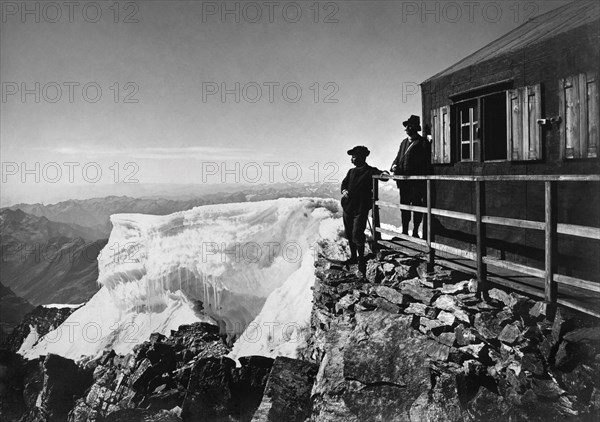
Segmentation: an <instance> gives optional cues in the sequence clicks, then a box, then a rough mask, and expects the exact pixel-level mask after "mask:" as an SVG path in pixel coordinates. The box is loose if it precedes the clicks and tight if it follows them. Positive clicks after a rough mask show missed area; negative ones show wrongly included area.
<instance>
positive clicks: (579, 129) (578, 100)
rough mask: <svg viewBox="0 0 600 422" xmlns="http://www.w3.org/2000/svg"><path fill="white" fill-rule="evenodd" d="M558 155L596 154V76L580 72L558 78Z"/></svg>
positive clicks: (589, 156) (596, 155) (573, 156)
mask: <svg viewBox="0 0 600 422" xmlns="http://www.w3.org/2000/svg"><path fill="white" fill-rule="evenodd" d="M559 95H560V115H561V118H562V122H561V142H562V146H561V155H562V157H563V158H567V159H571V158H596V157H598V118H599V117H598V112H599V110H598V76H597V75H596V74H593V73H588V74H585V73H581V74H579V75H574V76H569V77H567V78H564V79H561V80H560V94H559Z"/></svg>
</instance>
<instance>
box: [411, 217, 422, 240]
mask: <svg viewBox="0 0 600 422" xmlns="http://www.w3.org/2000/svg"><path fill="white" fill-rule="evenodd" d="M421 220H423V214H421V213H420V212H416V213H415V218H414V219H413V237H419V226H420V225H421Z"/></svg>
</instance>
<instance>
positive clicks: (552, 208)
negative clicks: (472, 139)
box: [372, 175, 600, 316]
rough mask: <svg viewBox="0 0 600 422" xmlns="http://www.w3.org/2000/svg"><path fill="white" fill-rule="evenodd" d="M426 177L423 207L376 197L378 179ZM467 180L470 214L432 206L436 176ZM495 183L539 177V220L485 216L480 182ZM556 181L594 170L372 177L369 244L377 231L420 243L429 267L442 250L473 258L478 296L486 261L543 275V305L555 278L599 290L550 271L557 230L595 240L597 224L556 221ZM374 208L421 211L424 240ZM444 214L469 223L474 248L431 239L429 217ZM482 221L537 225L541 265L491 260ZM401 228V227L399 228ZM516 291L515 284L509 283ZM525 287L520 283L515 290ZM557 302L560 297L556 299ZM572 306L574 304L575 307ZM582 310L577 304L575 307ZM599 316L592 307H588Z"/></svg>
mask: <svg viewBox="0 0 600 422" xmlns="http://www.w3.org/2000/svg"><path fill="white" fill-rule="evenodd" d="M390 179H394V180H426V181H427V199H426V201H427V202H426V203H427V206H426V207H421V206H412V205H403V204H399V203H389V202H384V201H380V200H379V180H390ZM436 180H439V181H452V182H468V183H474V184H475V197H474V209H475V214H470V213H464V212H457V211H452V210H447V209H439V208H433V207H432V184H433V183H434V182H435V181H436ZM495 182H543V183H544V190H545V194H544V198H545V199H544V208H545V221H532V220H523V219H515V218H504V217H495V216H490V215H485V214H484V211H485V184H486V183H495ZM559 182H565V183H570V182H600V176H598V175H545V176H542V175H539V176H529V175H504V176H441V175H430V176H388V177H386V176H373V227H372V234H373V240H374V242H373V243H374V247H375V248H376V249H377V248H378V247H379V246H380V245H381V234H382V233H383V234H387V235H392V236H395V237H398V238H400V239H402V240H406V241H409V242H413V243H416V244H419V245H422V246H425V247H426V248H427V250H428V259H429V264H430V265H431V266H433V264H434V261H435V252H436V251H442V252H445V253H448V254H452V255H455V256H458V257H461V258H466V259H469V260H473V261H475V262H476V264H477V278H478V281H479V283H478V294H479V295H481V294H482V293H483V294H485V292H486V291H487V289H488V280H487V265H488V264H489V265H493V266H495V267H499V268H505V269H509V270H513V271H516V272H519V273H523V274H527V275H530V276H533V277H538V278H541V279H543V280H544V300H545V302H546V303H549V304H552V305H554V304H556V303H557V283H560V284H563V285H567V286H574V287H577V288H580V289H585V290H589V291H592V292H596V293H599V292H600V283H598V282H593V281H589V280H582V279H579V278H575V277H570V276H566V275H562V274H558V273H557V272H556V268H557V262H556V261H557V234H565V235H571V236H578V237H583V238H587V239H594V240H600V228H598V227H588V226H580V225H573V224H563V223H558V222H557V216H556V205H557V183H559ZM379 207H388V208H397V209H400V210H406V211H416V212H420V213H423V214H426V220H425V221H426V228H427V230H424V233H426V238H425V239H419V238H415V237H412V236H408V235H406V234H402V233H400V232H397V231H395V230H387V229H382V228H381V225H380V218H379ZM433 216H440V217H448V218H454V219H459V220H463V221H471V222H474V223H475V232H476V233H475V235H476V248H475V252H472V251H470V250H465V249H460V248H457V247H453V246H449V245H445V244H442V243H439V242H435V241H434V240H433V239H434V234H435V233H433V225H432V217H433ZM487 224H494V225H500V226H508V227H517V228H523V229H531V230H541V231H544V233H545V239H544V269H543V270H541V269H538V268H533V267H530V266H526V265H522V264H518V263H515V262H510V261H507V260H503V259H496V258H492V257H489V256H487V253H486V241H487V239H486V234H485V227H486V225H487ZM403 229H404V228H403ZM511 287H513V288H514V289H515V290H519V286H511ZM521 290H522V291H526V290H527V289H526V288H525V286H523V288H522V289H521ZM558 302H559V303H560V300H559V301H558ZM575 307H576V306H575ZM580 310H583V309H580ZM588 313H592V314H596V315H597V316H598V315H600V314H598V312H588Z"/></svg>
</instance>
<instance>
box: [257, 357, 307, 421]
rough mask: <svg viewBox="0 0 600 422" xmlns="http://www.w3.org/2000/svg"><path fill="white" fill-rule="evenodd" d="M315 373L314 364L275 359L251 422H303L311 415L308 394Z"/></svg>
mask: <svg viewBox="0 0 600 422" xmlns="http://www.w3.org/2000/svg"><path fill="white" fill-rule="evenodd" d="M317 371H318V366H317V365H315V364H314V363H310V362H307V361H302V360H298V359H290V358H286V357H282V356H279V357H277V359H275V362H274V363H273V368H272V369H271V373H270V375H269V378H268V381H267V385H266V387H265V391H264V395H263V398H262V401H261V402H260V405H259V406H258V409H257V410H256V412H255V413H254V416H253V418H252V421H253V422H267V421H280V420H286V421H290V422H294V421H298V422H303V421H305V420H306V419H307V418H308V417H309V416H310V412H311V402H310V393H311V389H312V386H313V383H314V380H315V377H316V375H317Z"/></svg>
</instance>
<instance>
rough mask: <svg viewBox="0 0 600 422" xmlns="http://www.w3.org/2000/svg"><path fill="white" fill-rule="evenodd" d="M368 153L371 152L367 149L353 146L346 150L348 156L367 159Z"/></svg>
mask: <svg viewBox="0 0 600 422" xmlns="http://www.w3.org/2000/svg"><path fill="white" fill-rule="evenodd" d="M370 153H371V151H369V148H367V147H365V146H362V145H358V146H355V147H354V148H352V149H349V150H348V155H360V156H363V157H368V156H369V154H370Z"/></svg>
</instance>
